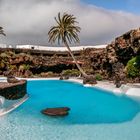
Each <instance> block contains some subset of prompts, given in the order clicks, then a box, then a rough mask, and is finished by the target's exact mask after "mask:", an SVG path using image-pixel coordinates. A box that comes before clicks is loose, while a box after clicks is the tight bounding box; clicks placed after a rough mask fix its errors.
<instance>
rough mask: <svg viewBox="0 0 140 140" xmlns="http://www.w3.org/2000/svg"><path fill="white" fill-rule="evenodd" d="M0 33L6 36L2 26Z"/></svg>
mask: <svg viewBox="0 0 140 140" xmlns="http://www.w3.org/2000/svg"><path fill="white" fill-rule="evenodd" d="M0 34H1V35H4V36H6V34H5V33H4V30H3V28H2V27H0Z"/></svg>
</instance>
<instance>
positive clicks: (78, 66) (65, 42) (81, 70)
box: [64, 41, 88, 78]
mask: <svg viewBox="0 0 140 140" xmlns="http://www.w3.org/2000/svg"><path fill="white" fill-rule="evenodd" d="M64 45H65V46H66V47H67V49H68V51H69V53H70V55H71V57H72V59H73V60H74V62H75V64H76V66H77V68H78V69H79V71H80V72H81V74H82V75H83V77H85V78H86V77H88V75H87V74H86V73H85V72H84V71H83V69H82V68H81V67H80V65H79V64H78V62H77V60H76V59H75V57H74V55H73V53H72V51H71V49H70V47H69V45H68V43H67V41H64Z"/></svg>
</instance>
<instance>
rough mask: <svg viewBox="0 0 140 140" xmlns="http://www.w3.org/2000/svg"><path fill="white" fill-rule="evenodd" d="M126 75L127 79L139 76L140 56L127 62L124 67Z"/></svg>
mask: <svg viewBox="0 0 140 140" xmlns="http://www.w3.org/2000/svg"><path fill="white" fill-rule="evenodd" d="M126 73H127V76H128V77H132V78H135V77H137V76H140V56H136V57H134V58H132V59H131V60H129V61H128V63H127V65H126Z"/></svg>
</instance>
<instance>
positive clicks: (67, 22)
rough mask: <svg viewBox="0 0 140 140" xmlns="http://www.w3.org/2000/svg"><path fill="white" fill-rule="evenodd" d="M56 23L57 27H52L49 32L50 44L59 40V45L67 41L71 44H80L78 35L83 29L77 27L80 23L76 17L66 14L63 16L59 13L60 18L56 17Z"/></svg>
mask: <svg viewBox="0 0 140 140" xmlns="http://www.w3.org/2000/svg"><path fill="white" fill-rule="evenodd" d="M55 21H56V24H57V25H56V26H53V27H51V29H50V31H49V32H48V35H49V42H51V43H54V42H55V41H56V40H57V41H58V44H60V42H61V43H63V42H64V40H65V41H68V42H69V43H70V44H71V43H72V42H74V43H77V42H78V43H79V41H80V39H79V37H78V33H80V30H81V28H80V27H79V26H77V24H78V22H77V21H76V17H74V15H71V14H67V13H64V14H63V15H62V16H61V14H60V13H58V17H55Z"/></svg>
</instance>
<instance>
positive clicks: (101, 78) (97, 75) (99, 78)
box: [95, 73, 103, 81]
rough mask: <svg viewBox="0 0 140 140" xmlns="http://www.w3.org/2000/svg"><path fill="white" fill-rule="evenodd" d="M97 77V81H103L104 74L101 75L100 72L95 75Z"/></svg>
mask: <svg viewBox="0 0 140 140" xmlns="http://www.w3.org/2000/svg"><path fill="white" fill-rule="evenodd" d="M95 78H96V80H97V81H102V80H103V77H102V75H100V74H99V73H98V74H96V75H95Z"/></svg>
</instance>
